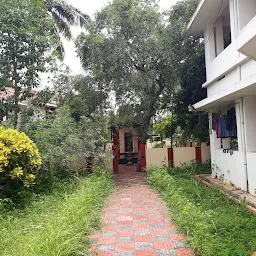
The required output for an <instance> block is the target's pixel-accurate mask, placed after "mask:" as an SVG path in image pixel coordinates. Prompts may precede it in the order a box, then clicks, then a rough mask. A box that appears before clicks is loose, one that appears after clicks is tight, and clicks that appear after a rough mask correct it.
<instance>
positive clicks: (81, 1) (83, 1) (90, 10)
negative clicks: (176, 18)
mask: <svg viewBox="0 0 256 256" xmlns="http://www.w3.org/2000/svg"><path fill="white" fill-rule="evenodd" d="M68 2H69V3H70V4H72V5H73V6H75V7H77V8H79V9H80V10H81V11H82V12H84V13H87V14H89V15H93V14H94V13H95V12H96V11H99V10H101V9H102V8H103V7H104V6H105V5H107V3H108V2H109V1H108V0H68ZM176 2H178V0H159V5H160V7H161V9H163V10H166V9H167V10H168V9H170V7H171V6H172V5H173V4H175V3H176ZM80 32H81V29H80V28H77V27H76V28H73V29H72V33H73V36H74V39H75V37H77V36H78V35H79V34H80ZM64 46H65V51H66V53H65V59H64V62H65V64H66V65H68V66H69V68H70V69H71V71H72V72H73V73H74V74H79V73H81V72H82V67H81V64H80V60H79V59H78V57H77V56H76V52H75V45H74V42H67V41H66V40H64Z"/></svg>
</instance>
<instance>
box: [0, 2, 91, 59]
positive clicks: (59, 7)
mask: <svg viewBox="0 0 256 256" xmlns="http://www.w3.org/2000/svg"><path fill="white" fill-rule="evenodd" d="M0 1H1V0H0ZM44 1H45V4H46V6H47V8H48V12H49V13H50V14H51V16H52V18H53V22H54V25H55V31H54V32H55V34H56V35H57V36H58V38H59V45H58V46H57V50H58V52H59V53H60V54H61V56H62V57H63V56H64V48H63V45H62V43H61V39H60V35H63V36H64V37H65V38H66V39H68V40H70V39H71V37H72V34H71V26H73V25H79V26H81V27H85V26H86V25H87V24H88V22H89V20H90V18H89V16H88V15H87V14H84V13H82V12H81V11H80V10H79V9H77V8H75V7H74V6H72V5H71V4H68V3H67V2H66V1H65V0H44Z"/></svg>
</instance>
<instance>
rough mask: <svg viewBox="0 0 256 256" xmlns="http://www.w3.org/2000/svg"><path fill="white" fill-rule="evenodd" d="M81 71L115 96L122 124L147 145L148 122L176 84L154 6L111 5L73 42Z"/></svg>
mask: <svg viewBox="0 0 256 256" xmlns="http://www.w3.org/2000/svg"><path fill="white" fill-rule="evenodd" d="M76 45H77V50H78V54H79V56H80V58H81V61H82V64H83V67H84V69H85V70H87V72H88V73H89V74H90V75H91V76H92V77H93V79H95V81H97V84H98V86H99V87H101V88H102V89H105V90H108V91H110V90H113V91H114V92H115V94H116V101H117V105H118V106H119V113H121V112H124V113H125V114H124V115H122V116H123V117H124V119H123V120H124V122H127V123H128V124H129V125H130V124H133V126H136V127H137V130H138V135H139V137H140V141H141V142H142V143H146V139H147V131H148V128H149V126H150V121H151V118H152V117H153V116H154V115H155V114H156V112H157V110H158V109H161V108H162V107H163V105H164V104H165V103H166V99H168V98H169V97H170V95H171V93H172V89H173V85H174V83H175V81H174V76H173V72H172V65H171V63H170V60H169V59H168V58H167V54H166V26H165V24H164V20H163V17H162V15H161V14H160V12H159V9H158V6H157V5H156V3H155V1H153V0H150V1H148V0H147V1H146V0H129V1H127V0H114V1H113V2H112V3H111V4H109V5H108V6H107V7H106V8H105V9H103V10H102V11H101V12H100V13H98V14H97V16H96V21H95V23H94V25H93V26H92V27H91V28H90V31H89V34H88V35H84V34H83V35H81V36H80V37H79V38H78V40H77V42H76Z"/></svg>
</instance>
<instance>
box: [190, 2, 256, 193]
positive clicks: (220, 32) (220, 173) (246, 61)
mask: <svg viewBox="0 0 256 256" xmlns="http://www.w3.org/2000/svg"><path fill="white" fill-rule="evenodd" d="M188 31H189V34H190V35H198V36H201V35H202V36H204V42H205V55H206V58H205V59H206V60H205V61H206V73H207V81H206V82H205V83H204V84H203V88H207V98H206V99H204V100H202V101H200V102H198V103H197V104H195V105H194V107H195V108H196V109H197V110H198V111H206V112H208V113H209V120H210V142H211V159H212V176H213V177H218V178H220V179H223V180H224V181H226V182H229V183H231V184H234V185H236V186H237V187H240V188H241V189H242V190H245V191H249V192H250V193H251V194H253V195H255V194H256V0H202V1H201V2H200V4H199V6H198V8H197V10H196V12H195V14H194V15H193V17H192V19H191V21H190V23H189V25H188ZM232 107H234V108H235V111H234V113H235V115H236V121H235V123H236V136H235V139H237V141H238V148H232V146H231V143H230V141H231V139H230V138H218V137H217V132H216V131H215V130H216V126H215V125H214V126H213V123H215V122H212V121H216V118H217V120H218V117H225V118H226V114H227V111H228V110H230V109H231V108H232ZM213 113H214V115H213ZM212 117H214V119H212ZM217 127H218V125H217ZM214 129H215V130H214ZM218 134H219V133H218ZM219 137H226V136H219ZM230 148H231V149H233V150H231V151H229V150H226V149H230Z"/></svg>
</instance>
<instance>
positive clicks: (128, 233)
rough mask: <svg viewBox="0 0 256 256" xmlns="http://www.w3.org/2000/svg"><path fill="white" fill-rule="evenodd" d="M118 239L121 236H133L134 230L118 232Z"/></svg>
mask: <svg viewBox="0 0 256 256" xmlns="http://www.w3.org/2000/svg"><path fill="white" fill-rule="evenodd" d="M116 235H117V237H120V236H133V230H132V229H131V230H120V231H117V232H116Z"/></svg>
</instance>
